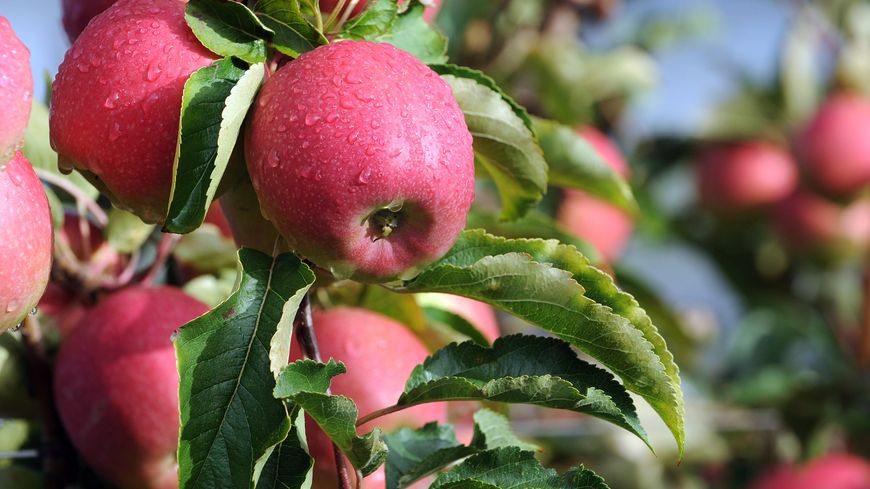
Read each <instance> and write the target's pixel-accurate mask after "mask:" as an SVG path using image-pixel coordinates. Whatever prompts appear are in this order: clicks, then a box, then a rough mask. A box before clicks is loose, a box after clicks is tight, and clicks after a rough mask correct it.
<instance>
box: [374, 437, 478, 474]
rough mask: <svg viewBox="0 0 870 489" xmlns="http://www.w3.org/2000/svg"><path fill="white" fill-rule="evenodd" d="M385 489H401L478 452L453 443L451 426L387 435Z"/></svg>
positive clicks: (471, 447) (454, 438)
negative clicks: (387, 452) (387, 451)
mask: <svg viewBox="0 0 870 489" xmlns="http://www.w3.org/2000/svg"><path fill="white" fill-rule="evenodd" d="M386 442H387V446H388V447H389V449H390V451H389V454H388V455H387V463H386V468H385V470H386V476H387V489H401V488H404V487H408V486H409V485H411V484H413V483H414V482H416V481H418V480H420V479H422V478H423V477H426V476H427V475H429V474H432V473H434V472H436V471H438V470H440V469H441V468H443V467H446V466H448V465H450V464H451V463H453V462H455V461H457V460H460V459H463V458H465V457H468V456H469V455H473V454H475V453H477V452H479V451H480V448H478V447H475V446H465V445H463V444H461V443H459V442H458V441H457V440H456V434H455V433H454V431H453V427H452V426H450V425H439V424H438V423H428V424H426V425H425V426H423V427H422V428H420V429H417V430H412V429H409V428H402V429H401V430H399V431H397V432H395V433H392V434H389V435H387V436H386Z"/></svg>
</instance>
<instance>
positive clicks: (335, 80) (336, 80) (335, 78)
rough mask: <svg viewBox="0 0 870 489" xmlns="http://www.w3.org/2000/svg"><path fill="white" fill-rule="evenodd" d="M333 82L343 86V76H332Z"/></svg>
mask: <svg viewBox="0 0 870 489" xmlns="http://www.w3.org/2000/svg"><path fill="white" fill-rule="evenodd" d="M332 84H333V85H335V86H337V87H340V86H341V77H340V76H338V75H335V76H333V77H332Z"/></svg>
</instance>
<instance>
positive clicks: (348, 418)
mask: <svg viewBox="0 0 870 489" xmlns="http://www.w3.org/2000/svg"><path fill="white" fill-rule="evenodd" d="M346 371H347V370H346V369H345V367H344V364H343V363H340V362H339V363H336V362H335V361H334V360H332V359H330V360H329V362H327V363H325V364H324V363H317V362H315V361H313V360H298V361H295V362H293V363H291V364H289V365H287V366H286V367H284V369H283V370H282V371H281V374H280V375H279V377H278V383H277V385H276V386H275V390H274V396H275V397H276V398H279V399H288V400H292V401H293V402H294V403H295V404H297V405H298V406H300V407H301V408H302V409H304V410H305V412H306V413H307V414H308V415H309V416H310V417H311V419H313V420H314V422H316V423H317V425H318V426H320V429H322V430H323V432H324V433H326V435H327V436H328V437H329V438H330V439H331V440H332V441H333V442H334V443H335V445H336V446H337V447H338V448H339V449H341V451H342V452H344V454H345V455H346V456H347V458H348V460H350V463H352V464H353V466H354V467H356V468H358V469H359V470H360V471H362V473H363V475H369V474H371V473H372V472H374V471H375V470H376V469H377V468H378V467H380V466H381V465H382V464H383V463H384V460H386V457H387V446H386V444H385V443H384V440H383V436H382V434H381V430H380V429H379V428H375V429H374V430H373V431H372V432H371V433H368V434H366V435H363V436H358V435H357V433H356V419H357V415H358V414H359V411H358V410H357V407H356V404H354V402H353V401H352V400H351V399H350V398H347V397H344V396H333V395H330V394H327V393H326V391H327V389H328V388H329V382H330V381H331V380H332V378H333V377H335V376H336V375H340V374H343V373H345V372H346Z"/></svg>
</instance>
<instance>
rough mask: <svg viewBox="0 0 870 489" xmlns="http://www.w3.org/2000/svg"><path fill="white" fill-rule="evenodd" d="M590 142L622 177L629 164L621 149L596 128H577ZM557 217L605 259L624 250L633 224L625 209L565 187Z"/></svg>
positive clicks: (613, 258)
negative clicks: (563, 197)
mask: <svg viewBox="0 0 870 489" xmlns="http://www.w3.org/2000/svg"><path fill="white" fill-rule="evenodd" d="M577 132H578V133H579V134H580V135H581V136H583V137H584V138H585V139H586V141H588V142H589V144H591V145H592V146H593V147H594V148H595V150H596V151H597V152H598V154H599V155H600V156H601V157H602V159H604V161H605V162H606V163H607V164H608V165H610V167H611V168H613V169H614V170H615V171H616V172H617V173H619V174H620V175H622V176H623V177H626V178H627V177H628V175H629V167H628V163H626V161H625V158H624V157H623V156H622V153H621V152H620V150H619V148H618V147H617V146H616V145H615V144H613V141H611V140H610V138H608V137H607V136H606V135H604V134H602V133H601V132H600V131H598V130H597V129H595V128H593V127H588V126H587V127H581V128H580V129H578V131H577ZM557 220H558V222H559V224H561V225H562V227H564V228H565V229H566V230H567V231H569V232H570V233H572V234H574V235H576V236H578V237H580V238H582V239H583V240H585V241H588V242H589V243H590V244H592V246H594V247H595V249H596V250H598V252H599V253H601V256H602V257H603V258H604V260H605V261H607V262H609V263H612V262H614V261H616V260H617V259H618V258H619V256H620V255H621V254H622V251H623V249H625V245H626V243H628V240H629V238H630V237H631V233H632V231H633V230H634V223H633V222H632V219H631V216H630V215H628V214H627V213H626V212H625V211H623V210H622V209H620V208H618V207H616V206H614V205H611V204H608V203H607V202H604V201H602V200H600V199H597V198H595V197H592V196H590V195H588V194H586V193H584V192H580V191H578V190H573V189H566V190H565V199H564V200H563V202H562V204H561V206H560V207H559V211H558V213H557Z"/></svg>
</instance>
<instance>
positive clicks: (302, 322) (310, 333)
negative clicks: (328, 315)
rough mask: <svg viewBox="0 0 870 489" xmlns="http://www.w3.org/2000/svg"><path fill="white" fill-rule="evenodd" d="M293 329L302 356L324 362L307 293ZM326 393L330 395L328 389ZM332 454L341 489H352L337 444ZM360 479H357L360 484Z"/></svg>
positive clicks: (342, 455) (333, 447)
mask: <svg viewBox="0 0 870 489" xmlns="http://www.w3.org/2000/svg"><path fill="white" fill-rule="evenodd" d="M293 327H294V329H296V339H297V340H299V347H300V348H302V354H303V355H304V356H305V357H306V358H310V359H312V360H314V361H316V362H322V361H323V360H322V359H321V357H320V348H319V346H318V345H317V336H316V335H315V334H314V320H313V318H312V316H311V299H310V297H309V294H308V293H306V294H305V297H303V298H302V303H301V304H300V305H299V312H298V313H296V318H295V319H294V321H293ZM326 393H327V394H328V393H329V390H328V389H327V391H326ZM332 453H333V455H334V456H335V471H336V474H337V476H338V487H339V489H350V475H349V474H348V470H347V463H346V462H345V460H344V454H343V453H341V450H340V449H339V448H338V445H336V444H335V443H333V444H332ZM359 481H360V479H359V478H358V479H357V484H359V483H360V482H359Z"/></svg>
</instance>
